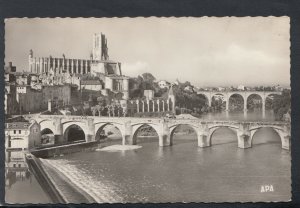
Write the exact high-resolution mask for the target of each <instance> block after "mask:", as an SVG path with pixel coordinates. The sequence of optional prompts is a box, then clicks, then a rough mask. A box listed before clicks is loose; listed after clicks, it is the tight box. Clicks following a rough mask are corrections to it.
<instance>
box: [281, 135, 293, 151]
mask: <svg viewBox="0 0 300 208" xmlns="http://www.w3.org/2000/svg"><path fill="white" fill-rule="evenodd" d="M281 143H282V146H281V147H282V149H286V150H290V148H291V136H289V135H286V136H283V138H281Z"/></svg>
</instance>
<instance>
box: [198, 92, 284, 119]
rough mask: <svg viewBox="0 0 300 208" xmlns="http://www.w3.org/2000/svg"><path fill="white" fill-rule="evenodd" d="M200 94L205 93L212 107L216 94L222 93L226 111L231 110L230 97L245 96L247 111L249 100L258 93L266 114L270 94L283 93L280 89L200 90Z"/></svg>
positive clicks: (244, 101)
mask: <svg viewBox="0 0 300 208" xmlns="http://www.w3.org/2000/svg"><path fill="white" fill-rule="evenodd" d="M197 94H198V95H204V96H205V98H206V99H207V104H208V106H209V107H211V103H212V99H213V97H214V96H216V95H222V96H223V97H224V99H225V102H226V111H229V99H230V97H231V96H233V95H240V96H241V97H242V98H243V103H244V108H243V109H244V112H247V101H248V98H249V97H250V96H251V95H258V96H259V97H260V98H261V100H262V113H263V116H265V111H266V110H265V108H266V99H267V97H268V96H270V95H281V92H280V91H198V92H197Z"/></svg>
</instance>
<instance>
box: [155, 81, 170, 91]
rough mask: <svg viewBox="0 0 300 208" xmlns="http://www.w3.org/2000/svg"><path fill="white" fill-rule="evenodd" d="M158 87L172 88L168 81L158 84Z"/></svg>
mask: <svg viewBox="0 0 300 208" xmlns="http://www.w3.org/2000/svg"><path fill="white" fill-rule="evenodd" d="M157 84H158V86H159V87H160V88H162V89H163V88H169V87H170V82H168V81H166V80H160V81H158V82H157Z"/></svg>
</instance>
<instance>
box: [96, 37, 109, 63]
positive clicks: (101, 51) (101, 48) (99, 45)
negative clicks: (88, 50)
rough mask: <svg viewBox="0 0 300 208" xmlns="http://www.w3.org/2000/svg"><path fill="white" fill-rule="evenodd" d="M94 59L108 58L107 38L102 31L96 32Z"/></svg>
mask: <svg viewBox="0 0 300 208" xmlns="http://www.w3.org/2000/svg"><path fill="white" fill-rule="evenodd" d="M92 57H93V60H95V61H103V60H108V59H109V56H108V47H107V39H106V37H105V35H104V34H102V33H95V34H94V36H93V55H92Z"/></svg>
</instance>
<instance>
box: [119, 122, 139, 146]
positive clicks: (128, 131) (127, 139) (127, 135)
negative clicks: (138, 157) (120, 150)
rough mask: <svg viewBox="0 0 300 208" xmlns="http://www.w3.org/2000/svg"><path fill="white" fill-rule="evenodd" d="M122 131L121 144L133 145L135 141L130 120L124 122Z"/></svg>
mask: <svg viewBox="0 0 300 208" xmlns="http://www.w3.org/2000/svg"><path fill="white" fill-rule="evenodd" d="M121 133H122V145H135V144H136V141H134V140H133V135H132V126H131V122H130V121H128V122H126V123H125V126H124V132H121Z"/></svg>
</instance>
